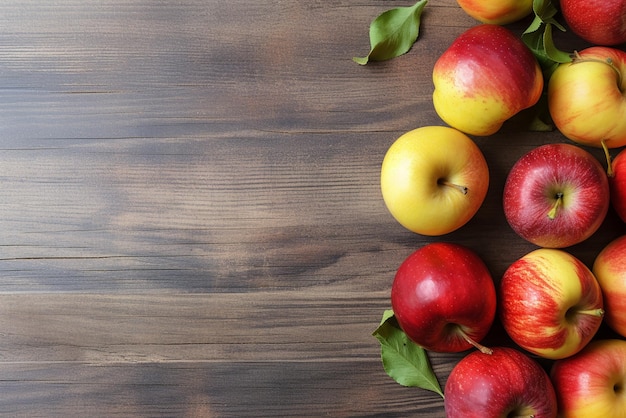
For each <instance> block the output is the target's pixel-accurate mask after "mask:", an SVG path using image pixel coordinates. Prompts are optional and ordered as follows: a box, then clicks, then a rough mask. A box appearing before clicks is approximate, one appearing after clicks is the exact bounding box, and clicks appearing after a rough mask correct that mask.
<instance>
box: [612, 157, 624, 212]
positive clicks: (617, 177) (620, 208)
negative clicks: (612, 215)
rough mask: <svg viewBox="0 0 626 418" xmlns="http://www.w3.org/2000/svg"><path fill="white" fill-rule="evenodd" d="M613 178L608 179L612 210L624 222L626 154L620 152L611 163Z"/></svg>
mask: <svg viewBox="0 0 626 418" xmlns="http://www.w3.org/2000/svg"><path fill="white" fill-rule="evenodd" d="M611 166H612V167H613V177H609V186H610V189H611V204H612V205H613V209H615V212H616V213H617V215H618V216H619V217H620V219H621V220H622V221H624V222H626V152H624V151H620V152H619V154H617V156H616V157H615V158H614V159H613V161H612V162H611Z"/></svg>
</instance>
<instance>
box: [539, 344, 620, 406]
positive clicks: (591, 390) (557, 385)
mask: <svg viewBox="0 0 626 418" xmlns="http://www.w3.org/2000/svg"><path fill="white" fill-rule="evenodd" d="M550 377H551V379H552V382H553V385H554V389H555V391H556V394H557V402H558V408H559V414H560V416H562V417H563V418H590V417H602V418H623V417H626V341H625V340H618V339H601V340H595V341H592V342H591V343H589V345H587V346H586V347H585V348H584V349H583V350H582V351H581V352H579V353H578V354H576V355H574V356H572V357H569V358H566V359H563V360H557V361H556V362H554V364H553V365H552V369H551V370H550Z"/></svg>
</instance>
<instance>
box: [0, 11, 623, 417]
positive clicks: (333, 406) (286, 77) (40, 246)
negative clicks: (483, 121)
mask: <svg viewBox="0 0 626 418" xmlns="http://www.w3.org/2000/svg"><path fill="white" fill-rule="evenodd" d="M399 5H400V4H399V3H398V2H388V1H365V2H349V1H334V2H324V1H315V0H313V1H312V0H308V1H300V0H297V1H267V0H259V1H253V2H251V1H242V0H231V1H228V2H220V1H204V0H176V1H156V0H136V1H123V0H104V1H98V2H96V1H84V0H56V1H50V2H44V1H36V0H4V1H3V2H2V4H0V184H1V187H2V199H0V234H2V235H1V238H2V239H1V240H0V275H1V277H2V279H1V280H0V414H2V415H3V416H24V417H57V416H58V417H67V416H76V417H81V416H84V417H87V416H88V417H93V416H107V417H108V416H129V417H131V416H132V417H138V416H145V417H148V416H150V417H152V416H181V417H227V416H233V417H234V416H237V417H239V416H251V417H252V416H253V417H261V416H284V417H295V416H336V417H348V416H389V417H394V416H398V417H406V416H420V417H442V416H444V412H443V402H442V400H441V398H440V397H438V396H437V395H435V394H431V393H429V392H426V391H421V390H419V389H410V388H404V387H401V386H399V385H397V384H396V383H395V382H393V381H392V380H391V379H390V378H389V377H388V376H387V375H386V374H385V373H384V371H383V369H382V366H381V363H380V358H379V356H380V352H379V346H378V343H377V342H376V340H375V339H374V338H373V337H372V336H371V332H372V331H373V330H374V328H375V327H376V326H377V324H378V321H379V320H380V317H381V315H382V312H383V310H384V309H387V308H388V307H389V305H390V302H389V289H390V285H391V281H392V279H393V274H394V272H395V270H396V268H397V267H398V265H399V264H400V263H401V262H402V260H404V258H405V257H406V256H408V255H409V254H410V253H411V252H412V251H413V250H415V249H416V248H418V247H419V246H421V245H423V244H424V243H426V242H430V241H432V240H434V239H433V238H425V237H420V236H417V235H415V234H412V233H409V232H408V231H406V230H404V229H402V227H400V226H399V225H398V224H397V223H396V222H395V221H394V220H393V219H392V218H391V217H390V215H389V214H388V212H387V211H386V209H385V207H384V204H383V202H382V198H381V196H380V190H379V186H378V181H379V168H380V163H381V161H382V158H383V156H384V153H385V151H386V149H387V148H388V146H389V145H390V144H391V143H392V142H393V141H394V140H395V138H397V137H398V136H399V135H400V134H401V133H403V132H405V131H407V130H410V129H413V128H415V127H418V126H423V125H433V124H435V125H436V124H441V121H440V120H439V119H438V117H437V115H436V114H435V112H434V109H433V107H432V102H431V93H432V82H431V78H430V76H431V71H432V66H433V64H434V62H435V60H436V59H437V57H438V56H439V54H441V53H442V52H443V51H444V50H445V49H446V47H447V46H448V45H449V43H450V42H452V40H453V39H454V38H455V37H456V36H457V35H458V34H460V33H461V32H462V31H464V30H465V29H467V28H469V27H470V26H472V25H474V24H475V22H474V21H473V20H472V19H471V18H469V17H468V16H466V15H465V14H464V13H463V12H462V10H460V8H458V6H457V5H456V2H455V1H454V0H442V1H438V2H431V3H429V5H428V6H427V8H426V10H425V12H424V19H423V25H422V31H421V35H420V36H421V37H420V40H419V42H417V43H416V44H415V46H414V48H413V49H412V50H411V52H410V53H409V54H407V55H405V56H403V57H401V58H398V59H395V60H392V61H388V62H385V63H376V64H372V65H368V66H366V67H360V66H358V65H356V64H355V63H354V62H352V60H351V58H352V57H353V56H356V55H364V54H366V53H367V50H368V48H369V40H368V26H369V23H370V22H371V20H372V19H373V18H375V17H376V16H377V15H378V14H379V13H381V12H382V11H384V10H386V9H388V8H390V7H395V6H399ZM526 23H527V22H526ZM524 27H525V23H524V22H522V23H520V24H519V25H517V26H512V27H511V29H513V30H516V31H520V30H522V29H523V28H524ZM562 42H566V43H568V44H571V43H573V42H575V41H574V40H572V39H570V38H567V36H565V37H564V38H563V39H562ZM476 141H477V143H478V145H479V146H480V147H481V149H482V150H483V152H484V153H485V156H486V158H487V159H488V161H489V164H490V170H491V173H492V184H491V188H490V191H489V195H488V198H487V201H486V203H485V205H484V206H483V207H482V208H481V210H480V211H479V213H478V214H477V216H476V217H475V218H474V219H473V220H472V221H471V222H470V223H469V224H468V225H467V226H466V227H464V228H463V229H462V230H459V231H458V232H456V233H454V234H451V235H449V236H446V237H445V238H444V239H446V240H449V241H455V242H459V243H462V244H465V245H468V246H469V247H471V248H473V249H475V250H476V251H477V252H478V253H479V254H480V255H481V256H482V257H483V258H484V260H485V262H486V263H487V265H488V266H489V268H490V269H491V271H492V273H493V275H494V279H495V280H496V281H497V280H498V277H499V276H500V275H501V274H502V273H503V271H504V269H505V268H506V266H507V265H508V264H509V263H510V262H511V261H512V260H514V259H515V258H517V257H518V256H520V255H522V254H524V253H525V252H527V251H529V250H530V249H531V248H532V247H531V246H530V245H529V244H527V243H525V242H523V241H521V240H520V239H519V238H517V237H516V236H515V235H514V233H513V232H512V231H511V230H510V229H509V228H508V226H507V224H506V221H505V219H504V216H503V214H502V210H501V202H500V195H501V192H502V188H503V185H504V178H505V176H506V173H507V171H508V169H509V168H510V167H511V165H512V164H513V163H514V161H515V160H516V159H517V158H518V157H519V156H521V155H522V154H523V153H524V152H526V151H527V150H529V149H530V148H532V147H533V146H536V145H538V144H542V143H548V142H558V141H564V139H563V138H562V137H561V136H560V135H559V134H558V133H556V132H552V133H542V134H530V133H528V132H526V131H524V130H522V129H520V128H519V124H518V125H516V124H515V122H513V123H511V124H509V125H507V126H505V128H504V129H503V130H502V131H501V132H499V133H498V134H496V135H494V136H493V137H490V138H477V139H476ZM592 152H594V153H596V152H597V150H592ZM596 155H598V156H599V157H601V154H600V153H597V154H596ZM624 232H625V231H624V226H623V224H622V223H621V222H619V221H618V220H617V218H616V216H615V214H613V213H611V214H610V215H609V218H608V219H607V222H606V223H605V225H603V227H602V229H601V231H600V232H599V233H598V234H596V235H595V236H594V237H592V238H591V239H590V240H589V241H588V242H586V243H585V244H581V245H579V246H576V247H575V248H572V252H574V253H575V254H576V255H577V256H579V257H581V258H582V259H583V260H584V261H585V262H587V263H590V262H591V261H592V260H593V258H594V256H595V254H597V251H598V248H599V247H600V246H601V245H603V244H605V243H607V242H608V241H609V240H610V239H612V238H613V237H615V236H617V235H619V234H622V233H624ZM488 340H489V342H492V343H494V344H495V343H500V342H503V343H506V341H505V340H503V336H502V331H501V330H500V329H499V328H498V327H497V325H496V326H495V327H494V330H493V332H492V334H491V335H490V336H489V337H488ZM460 356H461V355H442V354H431V361H432V363H433V367H434V369H435V371H436V373H437V375H438V376H439V379H440V382H441V383H442V385H443V384H444V383H445V379H446V377H447V375H448V373H449V372H450V370H451V368H452V367H453V365H454V364H455V363H456V361H457V360H458V359H459V358H460Z"/></svg>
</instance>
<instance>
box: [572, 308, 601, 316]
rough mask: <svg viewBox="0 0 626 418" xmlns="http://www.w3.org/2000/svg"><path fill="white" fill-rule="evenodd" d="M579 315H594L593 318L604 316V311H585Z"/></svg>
mask: <svg viewBox="0 0 626 418" xmlns="http://www.w3.org/2000/svg"><path fill="white" fill-rule="evenodd" d="M577 313H578V314H583V315H593V316H604V309H602V308H597V309H585V310H582V311H578V312H577Z"/></svg>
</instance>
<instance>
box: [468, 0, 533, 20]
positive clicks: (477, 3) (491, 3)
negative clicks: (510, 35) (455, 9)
mask: <svg viewBox="0 0 626 418" xmlns="http://www.w3.org/2000/svg"><path fill="white" fill-rule="evenodd" d="M457 3H458V4H459V6H461V9H463V10H464V11H465V13H467V14H468V15H470V16H471V17H473V18H474V19H476V20H478V21H480V22H482V23H491V24H494V25H507V24H509V23H513V22H517V21H518V20H520V19H523V18H525V17H526V16H528V15H529V14H531V13H532V11H533V0H457Z"/></svg>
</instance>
